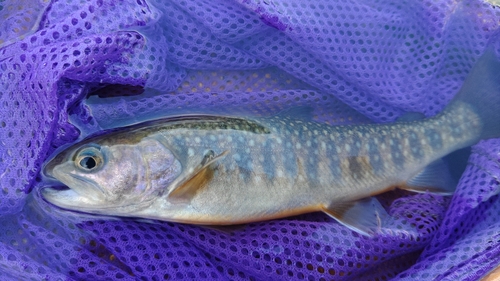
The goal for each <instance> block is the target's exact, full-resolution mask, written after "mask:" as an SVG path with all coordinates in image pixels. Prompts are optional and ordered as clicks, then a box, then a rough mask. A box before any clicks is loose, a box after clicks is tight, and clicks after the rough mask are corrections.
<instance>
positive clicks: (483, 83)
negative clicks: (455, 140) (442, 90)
mask: <svg viewBox="0 0 500 281" xmlns="http://www.w3.org/2000/svg"><path fill="white" fill-rule="evenodd" d="M454 101H462V102H465V103H467V104H469V105H470V106H472V108H473V110H474V112H475V113H476V114H477V115H478V116H479V118H480V119H481V123H482V125H483V126H482V132H481V135H480V137H479V138H480V139H489V138H495V137H500V60H499V58H498V57H497V56H496V55H495V53H494V51H493V49H492V48H489V49H487V50H486V52H485V53H484V55H483V56H482V57H481V58H479V60H478V61H477V63H476V64H475V66H474V67H473V68H472V70H471V71H470V73H469V76H468V77H467V79H466V80H465V82H464V85H463V86H462V89H460V91H459V92H458V94H457V95H456V96H455V99H454Z"/></svg>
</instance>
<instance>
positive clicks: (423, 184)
mask: <svg viewBox="0 0 500 281" xmlns="http://www.w3.org/2000/svg"><path fill="white" fill-rule="evenodd" d="M455 187H456V183H455V181H454V180H453V179H452V178H451V175H450V172H449V171H448V167H446V163H444V161H443V160H441V159H440V160H437V161H434V162H432V163H431V164H429V165H428V166H427V167H425V168H424V169H423V170H422V171H421V172H420V173H419V174H417V175H416V176H415V177H413V178H411V179H410V180H408V181H407V182H406V183H405V184H403V185H402V186H400V188H401V189H405V190H409V191H413V192H419V193H423V192H432V193H435V194H440V195H450V194H453V192H454V191H455Z"/></svg>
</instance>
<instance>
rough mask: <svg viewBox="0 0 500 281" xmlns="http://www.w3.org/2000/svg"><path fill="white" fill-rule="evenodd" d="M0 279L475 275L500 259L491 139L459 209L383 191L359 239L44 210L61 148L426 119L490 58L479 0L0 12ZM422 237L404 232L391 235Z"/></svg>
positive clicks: (11, 4) (306, 223) (29, 4)
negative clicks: (175, 124) (130, 127)
mask: <svg viewBox="0 0 500 281" xmlns="http://www.w3.org/2000/svg"><path fill="white" fill-rule="evenodd" d="M0 19H1V20H0V103H1V106H2V107H1V109H2V110H1V111H0V143H1V146H0V215H1V216H0V221H1V222H0V225H1V228H0V241H1V243H0V278H1V279H2V280H67V279H71V280H180V279H206V280H215V279H217V280H450V279H455V280H477V279H478V278H480V276H483V275H485V274H486V273H487V272H488V271H489V270H491V269H492V268H494V267H495V266H497V265H498V264H500V234H499V233H500V231H499V230H500V221H499V216H498V214H499V213H500V200H499V198H498V193H499V191H500V182H499V181H498V176H499V175H500V165H499V163H500V162H499V161H500V151H499V147H500V143H499V141H498V140H488V141H482V142H481V143H479V144H477V145H475V146H474V147H473V149H472V154H471V156H470V158H469V160H468V166H467V168H466V170H465V172H464V174H463V175H462V177H461V179H460V182H459V185H458V187H457V191H456V193H455V195H454V196H453V197H441V196H436V195H430V194H414V193H407V192H402V191H394V192H390V193H387V194H383V195H381V196H379V200H380V202H381V203H382V204H383V206H384V207H385V208H386V209H387V210H388V212H389V214H391V215H392V217H393V219H392V221H391V223H390V224H391V225H390V227H389V226H388V229H387V230H386V231H383V232H382V233H381V234H379V235H377V236H375V237H364V236H360V235H358V234H357V233H353V232H352V231H350V230H348V229H347V228H345V227H343V226H341V225H339V224H338V223H337V222H335V221H333V220H332V219H330V218H329V217H327V216H325V215H323V214H319V213H313V214H306V215H301V216H296V217H291V218H286V219H282V220H275V221H268V222H261V223H254V224H249V225H246V226H244V227H243V228H241V229H236V230H234V231H231V232H229V233H226V232H221V231H217V230H212V229H209V228H204V227H198V226H191V225H184V224H175V223H167V222H145V221H142V220H135V219H116V218H108V217H97V216H91V215H86V214H79V213H74V212H69V211H64V210H60V209H58V208H56V207H54V206H52V205H49V204H47V203H46V202H45V201H43V200H41V198H40V195H39V193H38V192H39V189H40V187H41V186H43V185H44V184H45V183H44V182H43V181H41V178H40V176H39V173H40V169H41V166H42V163H43V161H44V160H46V159H47V157H48V156H49V155H50V154H51V153H53V152H54V150H55V149H56V148H57V147H60V146H61V145H64V144H67V143H71V142H73V141H75V140H77V139H78V138H82V137H84V136H86V135H87V134H89V133H92V132H95V131H98V130H101V129H105V128H111V127H116V126H122V125H126V124H130V123H135V122H139V121H142V120H147V119H150V118H154V117H157V116H163V115H168V114H177V113H182V112H186V110H188V111H189V112H196V111H202V112H222V113H228V114H231V113H238V114H241V113H242V112H243V113H244V114H247V113H248V114H254V115H273V114H276V113H279V112H281V111H283V110H287V109H288V108H293V107H297V106H307V107H311V108H313V112H314V119H315V120H316V121H319V122H325V123H329V124H332V125H338V124H352V123H368V122H391V121H394V120H395V119H396V118H397V117H399V116H400V115H401V114H403V113H404V112H407V111H412V112H421V113H423V114H425V115H426V116H432V115H434V114H436V113H437V112H439V111H441V110H442V109H443V108H444V107H445V106H446V104H447V103H448V102H449V101H450V100H451V98H452V97H453V95H454V94H455V93H456V92H457V91H458V90H459V89H460V87H461V85H462V84H463V81H464V79H465V77H466V76H467V74H468V73H469V70H470V69H471V68H472V66H473V65H474V63H475V62H476V61H477V59H478V58H479V57H480V56H481V55H482V54H483V53H484V52H485V50H486V49H487V48H488V47H490V46H492V47H493V48H494V49H495V51H496V54H497V55H498V54H500V44H499V43H500V41H499V40H498V28H499V23H500V12H499V10H498V8H496V7H495V6H493V5H492V4H489V3H486V2H481V1H461V2H457V1H446V0H435V1H425V0H421V1H416V0H415V1H399V0H398V1H385V0H384V1H382V0H381V1H348V2H345V1H334V0H332V1H321V2H320V1H258V0H245V1H202V0H186V1H147V2H145V1H141V0H137V1H101V0H96V1H93V0H89V1H72V0H64V1H56V0H53V1H0ZM408 226H409V227H411V229H414V232H411V233H408V232H406V231H398V229H408Z"/></svg>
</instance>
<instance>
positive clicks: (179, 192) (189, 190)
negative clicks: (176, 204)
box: [168, 150, 229, 201]
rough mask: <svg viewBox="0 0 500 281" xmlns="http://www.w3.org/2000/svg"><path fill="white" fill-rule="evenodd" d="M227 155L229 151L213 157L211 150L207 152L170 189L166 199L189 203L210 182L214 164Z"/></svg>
mask: <svg viewBox="0 0 500 281" xmlns="http://www.w3.org/2000/svg"><path fill="white" fill-rule="evenodd" d="M228 153H229V151H228V150H226V151H224V152H222V153H221V154H219V155H217V156H215V153H214V152H213V150H209V151H208V152H207V153H205V155H204V157H203V159H202V160H201V163H200V164H199V165H198V166H197V167H195V168H194V169H193V171H192V172H191V173H188V174H187V175H186V176H185V177H184V178H183V179H182V180H181V181H180V182H179V183H178V184H177V186H176V187H174V189H172V191H171V192H170V193H169V194H168V198H169V199H182V200H186V201H189V200H190V199H191V198H193V196H194V195H195V194H196V193H197V192H198V191H199V190H200V189H201V188H203V187H204V186H205V185H206V184H207V183H208V182H210V180H212V178H213V176H214V171H215V168H216V165H215V162H217V161H218V160H220V159H222V158H224V157H225V156H226V155H227V154H228Z"/></svg>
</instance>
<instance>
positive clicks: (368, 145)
mask: <svg viewBox="0 0 500 281" xmlns="http://www.w3.org/2000/svg"><path fill="white" fill-rule="evenodd" d="M365 149H366V151H370V144H369V143H367V144H365Z"/></svg>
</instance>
